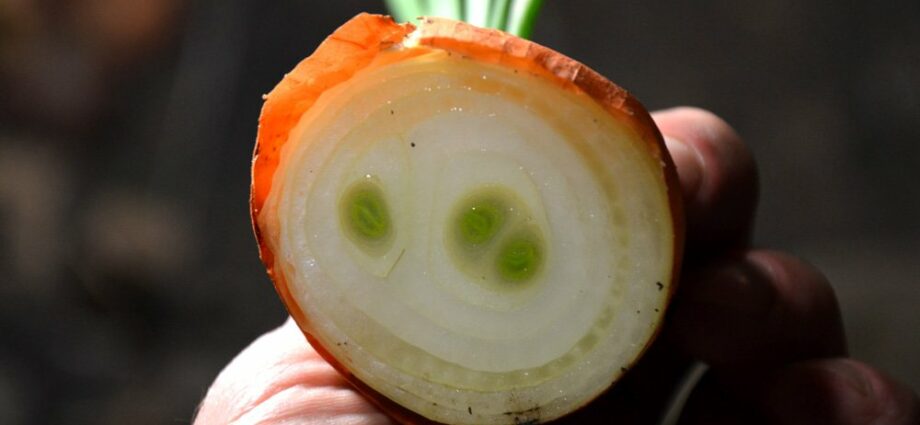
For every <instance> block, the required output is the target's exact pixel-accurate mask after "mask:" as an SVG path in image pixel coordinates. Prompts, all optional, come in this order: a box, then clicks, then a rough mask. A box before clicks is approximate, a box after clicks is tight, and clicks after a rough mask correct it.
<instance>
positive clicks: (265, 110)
mask: <svg viewBox="0 0 920 425" xmlns="http://www.w3.org/2000/svg"><path fill="white" fill-rule="evenodd" d="M404 42H405V43H406V44H405V45H403V46H401V47H402V48H400V49H398V50H393V49H391V48H392V47H394V46H396V45H399V44H401V43H404ZM433 51H445V52H451V53H457V54H460V55H462V56H464V57H467V58H469V59H472V60H475V61H479V62H483V63H488V64H494V65H500V66H503V67H506V68H509V69H514V70H517V71H520V72H525V73H529V74H531V75H536V76H538V77H542V78H543V79H545V80H546V81H549V82H552V83H554V84H556V85H557V86H558V87H560V88H563V89H565V90H568V91H571V92H574V93H579V94H583V95H585V96H588V97H590V98H591V99H592V100H593V101H594V102H595V103H597V104H598V105H600V106H601V107H603V108H604V110H606V111H607V112H608V113H609V114H610V115H611V116H613V117H614V119H616V120H617V121H619V122H621V123H623V124H625V125H626V126H628V127H629V128H630V129H632V130H633V131H634V132H636V134H638V135H639V136H640V137H641V138H642V140H643V141H644V142H645V144H646V147H647V148H648V153H649V154H650V155H652V156H653V157H654V158H656V159H657V160H658V161H660V163H661V164H662V167H661V170H662V173H663V174H664V180H665V182H666V184H667V187H668V202H669V204H670V207H671V218H672V220H673V223H672V225H673V229H674V247H673V249H674V259H675V260H674V261H675V264H674V265H673V268H672V270H673V272H672V277H671V282H670V284H668V285H667V290H668V294H667V300H668V301H670V298H671V297H672V296H673V294H674V291H675V288H676V283H677V277H678V275H679V272H680V260H681V258H682V254H683V242H684V214H683V207H682V200H681V192H680V183H679V181H678V179H677V173H676V171H675V166H674V163H673V161H672V160H671V157H670V156H669V155H668V154H667V149H666V148H665V144H664V140H663V139H662V136H661V133H660V132H659V130H658V128H657V127H656V126H655V123H654V121H653V120H652V118H651V116H650V115H649V114H648V112H647V111H646V110H645V108H644V107H643V106H642V105H641V104H640V103H639V101H638V100H636V99H635V98H634V97H632V96H631V95H630V94H629V93H628V92H627V91H626V90H624V89H622V88H620V87H619V86H617V85H616V84H614V83H612V82H610V81H609V80H607V79H606V78H604V76H602V75H600V74H599V73H597V72H595V71H594V70H592V69H590V68H588V67H587V66H585V65H583V64H581V63H579V62H578V61H575V60H574V59H571V58H569V57H567V56H565V55H563V54H561V53H558V52H556V51H554V50H552V49H549V48H547V47H544V46H541V45H539V44H536V43H533V42H531V41H528V40H524V39H522V38H518V37H515V36H513V35H511V34H507V33H504V32H501V31H498V30H493V29H485V28H479V27H475V26H472V25H469V24H466V23H463V22H458V21H453V20H449V19H443V18H419V25H418V26H416V25H413V24H411V23H405V24H397V23H396V22H394V21H393V20H392V18H390V17H389V16H382V15H373V14H367V13H361V14H359V15H357V16H355V17H354V18H352V19H351V20H349V21H348V22H346V23H345V24H343V25H342V26H341V27H339V28H338V29H336V30H335V32H333V33H332V34H331V35H330V36H329V37H327V38H326V40H324V41H323V42H322V43H321V44H320V45H319V47H318V48H317V49H316V51H315V52H314V53H313V54H312V55H310V56H309V57H307V58H306V59H304V60H303V61H301V62H300V63H299V64H298V65H297V66H296V67H295V68H294V69H293V70H292V71H291V72H289V73H288V74H286V75H285V76H284V78H283V79H282V80H281V82H280V83H278V85H277V86H275V88H274V89H273V90H272V91H271V92H270V93H269V94H268V95H266V96H264V100H265V103H264V105H263V107H262V113H261V115H260V117H259V131H258V136H257V139H256V145H255V150H254V152H253V160H252V186H251V192H250V214H251V218H252V223H253V231H254V233H255V237H256V241H257V242H258V246H259V256H260V258H261V260H262V263H263V264H264V265H265V268H266V270H267V272H268V275H269V276H270V277H271V279H272V282H273V283H274V286H275V289H276V291H277V292H278V294H279V296H280V297H281V298H282V301H283V302H284V305H285V306H286V307H287V309H288V312H289V313H290V314H291V316H292V317H293V318H294V320H295V321H296V322H297V324H298V326H299V327H300V328H301V330H302V331H303V332H304V334H305V335H306V337H307V340H308V341H309V342H310V344H311V345H312V346H313V347H314V348H315V349H316V351H317V352H318V353H319V354H320V355H321V356H322V357H323V358H324V359H325V360H326V361H328V362H329V363H330V364H331V365H332V366H333V367H335V369H336V370H338V371H339V372H340V373H341V374H342V375H343V376H344V377H345V378H346V379H347V380H348V381H349V382H350V383H351V384H352V385H354V386H355V387H356V388H357V389H358V390H359V391H361V392H362V393H363V394H365V395H366V396H367V397H368V398H369V399H370V400H371V401H373V402H374V403H375V404H377V406H379V407H380V408H381V409H382V410H383V411H385V412H386V413H387V414H389V415H390V416H391V417H393V418H394V419H396V420H398V421H400V422H403V423H418V424H431V423H435V422H432V421H431V420H429V419H426V418H424V417H422V416H420V415H419V414H417V413H415V412H412V411H410V410H408V409H406V408H404V407H402V406H401V405H399V404H397V403H395V402H393V401H391V400H389V399H388V398H386V397H385V396H383V395H382V394H380V393H378V392H377V391H375V390H373V389H372V388H370V387H369V386H368V385H367V384H365V383H363V382H361V381H360V380H359V379H357V378H356V377H355V376H354V375H353V374H352V373H351V372H350V371H349V370H347V369H346V368H345V367H343V366H342V365H341V364H340V363H339V362H338V361H337V360H336V359H335V358H334V357H332V355H330V354H329V353H328V352H327V351H326V350H325V349H324V348H323V346H322V344H320V343H319V342H318V341H317V340H316V338H314V337H313V336H312V335H311V334H310V329H312V326H311V325H310V320H309V318H308V317H306V316H305V315H304V314H303V311H302V309H301V308H300V307H299V306H298V304H297V301H296V300H295V299H294V297H293V296H292V295H291V292H290V290H289V288H288V285H287V283H286V282H285V278H284V275H283V272H282V271H281V270H280V268H278V267H276V266H277V265H276V262H275V254H274V252H272V250H271V247H270V246H269V244H268V243H266V241H265V239H264V238H265V236H264V235H263V229H262V228H261V227H260V224H259V214H260V212H261V211H262V208H263V206H264V205H265V201H266V199H267V198H268V195H269V192H270V191H271V188H272V182H273V180H274V175H275V172H276V171H277V169H278V166H279V163H280V156H281V154H282V147H283V146H284V144H285V143H286V142H287V141H288V137H289V133H290V131H291V129H293V128H294V126H295V125H297V123H298V121H299V120H300V118H301V116H302V115H303V114H305V113H306V112H307V111H308V110H309V109H310V107H311V106H312V105H313V104H314V103H315V102H316V100H317V99H318V98H319V97H320V95H322V94H323V93H324V92H325V91H326V90H329V89H330V88H332V87H334V86H336V85H338V84H341V83H344V82H346V81H348V80H349V79H350V78H351V77H352V76H353V75H354V74H355V73H356V72H358V71H359V70H362V69H365V68H367V67H368V66H370V65H371V63H372V62H373V63H374V66H385V65H387V64H390V63H394V62H398V61H402V60H406V59H410V58H413V57H416V56H419V55H423V54H426V53H430V52H433ZM384 52H386V55H385V58H386V59H387V60H385V61H380V60H379V57H378V55H380V54H381V53H384ZM661 314H664V311H662V313H661ZM662 322H663V321H659V326H658V329H656V330H655V334H654V335H653V336H652V338H650V339H649V341H648V343H647V344H646V346H645V348H644V349H643V351H644V350H645V349H647V348H648V347H649V346H650V345H651V343H652V342H653V341H654V340H655V337H656V336H657V333H658V332H659V331H660V329H661V323H662ZM639 358H641V354H640V355H639V356H638V357H637V358H636V359H634V361H633V363H635V361H637V360H638V359H639ZM615 383H616V382H614V384H615ZM582 407H583V406H582Z"/></svg>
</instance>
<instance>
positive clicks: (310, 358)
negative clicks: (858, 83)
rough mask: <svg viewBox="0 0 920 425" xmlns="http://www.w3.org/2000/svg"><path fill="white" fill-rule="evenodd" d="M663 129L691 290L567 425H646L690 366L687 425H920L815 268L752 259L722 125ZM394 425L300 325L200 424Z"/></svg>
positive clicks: (748, 218) (744, 172) (221, 392)
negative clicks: (861, 358) (702, 370)
mask: <svg viewBox="0 0 920 425" xmlns="http://www.w3.org/2000/svg"><path fill="white" fill-rule="evenodd" d="M653 117H654V119H655V121H656V123H657V124H658V126H659V128H660V129H661V131H662V133H663V134H664V136H665V140H666V142H667V146H668V149H669V150H670V152H671V155H672V157H673V158H674V161H675V163H676V164H677V171H678V174H679V176H680V180H681V188H682V190H683V196H684V200H685V203H686V213H687V247H686V252H687V253H688V257H687V258H686V260H685V267H684V273H683V275H682V276H681V286H680V289H679V290H678V293H677V294H676V297H675V299H674V305H673V308H672V309H671V310H670V312H669V314H668V318H667V322H666V325H665V328H664V330H663V332H662V335H661V337H660V338H659V339H658V341H657V342H656V343H655V344H654V346H653V347H652V349H651V350H650V351H649V353H648V354H647V355H646V356H645V357H644V358H643V359H642V360H641V362H640V363H639V364H638V365H637V366H636V367H635V368H634V369H633V370H631V371H630V372H629V373H628V374H627V376H626V377H625V378H624V380H623V381H622V382H620V383H619V384H617V385H616V386H615V387H614V389H613V390H611V391H610V392H608V393H607V394H605V395H604V396H602V397H601V398H600V399H598V400H596V401H595V402H594V403H592V404H591V405H590V406H589V407H587V408H585V409H582V410H581V411H579V412H577V413H576V414H575V415H573V416H571V417H568V418H566V420H565V421H564V422H569V423H610V422H612V421H621V422H619V423H636V424H649V423H654V422H655V421H657V420H658V419H659V418H660V417H661V412H662V411H663V406H664V405H665V403H666V401H667V400H668V396H669V394H670V392H671V391H672V389H673V388H674V387H675V385H676V383H677V382H678V380H679V379H680V377H681V376H682V375H683V373H684V371H685V368H686V366H688V365H689V364H690V362H691V361H693V360H697V361H703V362H706V363H707V364H709V365H710V369H709V371H708V373H707V374H706V375H705V376H704V378H703V379H702V381H701V382H700V383H699V384H698V385H697V386H696V388H695V389H694V391H693V393H692V394H691V396H690V398H689V400H688V402H687V405H686V409H685V410H684V414H683V415H682V417H681V420H680V424H681V425H686V424H710V425H721V424H828V425H857V424H872V425H916V424H920V402H918V399H917V395H916V394H915V393H914V392H912V391H911V390H910V389H909V388H908V387H907V386H905V385H904V384H902V383H899V382H897V381H896V380H894V379H892V378H891V377H888V376H887V375H885V374H884V373H882V372H880V371H878V370H876V369H874V368H872V367H871V366H868V365H866V364H863V363H860V362H858V361H856V360H852V359H849V358H847V349H846V340H845V337H844V333H843V326H842V323H841V318H840V311H839V308H838V305H837V300H836V298H835V295H834V292H833V289H832V288H831V286H830V285H829V283H828V282H827V280H826V279H825V278H824V277H823V276H822V274H821V273H820V272H819V271H818V270H816V269H815V268H814V267H812V266H811V265H809V264H807V263H806V262H803V261H802V260H799V259H796V258H794V257H791V256H789V255H787V254H784V253H781V252H776V251H768V250H761V249H753V248H751V247H750V244H749V243H750V235H751V233H752V232H751V230H752V224H753V219H754V210H755V206H756V202H757V172H756V167H755V164H754V161H753V158H752V157H751V154H750V152H749V151H748V150H747V148H746V147H745V146H744V144H743V142H742V141H741V139H740V138H739V136H738V135H737V134H736V133H735V132H734V130H732V128H731V127H729V126H728V124H726V123H725V122H724V121H722V120H721V119H719V118H718V117H716V116H714V115H712V114H711V113H708V112H705V111H701V110H698V109H692V108H679V109H672V110H667V111H661V112H657V113H655V114H653ZM227 423H235V424H257V423H258V424H281V423H285V424H287V423H296V424H310V423H315V424H320V423H322V424H387V423H391V421H390V420H389V419H388V418H387V416H386V415H384V414H382V413H381V412H380V411H379V410H377V409H376V408H375V407H374V405H372V404H371V403H370V402H368V401H367V400H366V399H364V398H363V397H362V396H361V395H359V394H358V393H356V392H355V391H354V390H353V389H352V388H351V387H350V386H349V385H348V383H347V382H346V381H345V380H344V379H343V378H342V377H340V376H339V375H338V373H336V372H335V370H334V369H332V367H331V366H329V365H328V364H327V363H326V362H325V361H324V360H323V359H322V358H320V356H319V355H318V354H317V353H316V352H315V351H314V350H313V349H312V348H311V347H310V345H309V344H307V342H306V340H305V338H304V337H303V335H302V334H301V332H300V331H299V329H298V328H297V326H296V325H295V324H294V322H293V321H292V320H290V319H288V320H287V322H286V323H285V324H284V325H283V326H281V327H280V328H278V329H275V330H273V331H271V332H269V333H267V334H265V335H263V336H262V337H260V338H259V339H257V340H256V341H255V342H253V343H252V345H250V346H249V347H247V348H246V349H245V350H243V352H241V353H240V354H239V355H238V356H237V357H236V358H235V359H234V360H233V361H232V362H231V363H230V364H229V365H228V366H227V367H226V368H225V369H224V370H223V372H221V374H220V375H219V376H218V377H217V380H216V381H215V382H214V384H213V385H212V386H211V388H210V390H209V391H208V394H207V396H206V397H205V400H204V401H203V402H202V405H201V407H200V410H199V412H198V416H197V419H196V421H195V424H198V425H207V424H227Z"/></svg>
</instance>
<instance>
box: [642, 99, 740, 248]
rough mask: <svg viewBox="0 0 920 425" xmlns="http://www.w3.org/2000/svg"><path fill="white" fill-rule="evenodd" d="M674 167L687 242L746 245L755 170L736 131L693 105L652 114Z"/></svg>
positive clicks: (697, 245) (700, 245) (699, 245)
mask: <svg viewBox="0 0 920 425" xmlns="http://www.w3.org/2000/svg"><path fill="white" fill-rule="evenodd" d="M652 117H653V118H654V120H655V123H656V124H657V125H658V128H659V129H660V130H661V132H662V134H663V135H664V138H665V142H666V144H667V146H668V150H669V151H670V153H671V156H672V158H673V159H674V162H675V164H676V166H677V173H678V175H679V177H680V181H681V188H682V190H683V194H684V201H685V203H686V215H687V241H688V245H690V246H694V247H695V248H696V250H695V251H694V252H690V254H691V255H699V254H700V250H703V249H720V250H722V249H726V248H734V247H738V246H746V245H747V244H748V242H749V240H750V235H751V228H752V225H753V219H754V208H755V206H756V204H757V193H758V187H757V169H756V167H755V164H754V159H753V157H752V156H751V153H750V151H749V150H748V149H747V147H746V146H745V145H744V143H743V142H742V141H741V138H740V137H739V136H738V134H737V133H736V132H735V131H734V130H733V129H732V128H731V126H729V125H728V124H727V123H726V122H725V121H723V120H722V119H721V118H719V117H717V116H715V115H713V114H712V113H710V112H707V111H704V110H701V109H696V108H686V107H684V108H675V109H668V110H665V111H659V112H655V113H653V114H652Z"/></svg>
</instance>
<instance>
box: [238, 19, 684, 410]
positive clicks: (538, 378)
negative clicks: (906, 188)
mask: <svg viewBox="0 0 920 425" xmlns="http://www.w3.org/2000/svg"><path fill="white" fill-rule="evenodd" d="M676 182H677V180H676V176H675V173H674V167H673V164H672V163H671V160H670V158H669V157H668V156H667V154H666V151H665V150H664V147H663V143H662V140H661V136H660V134H659V132H658V130H657V129H656V128H655V126H654V124H653V123H652V121H651V119H650V117H649V116H648V114H647V112H646V111H645V110H644V109H643V108H642V106H641V105H640V104H639V103H638V102H637V101H636V100H635V99H633V98H632V97H631V96H629V95H628V94H627V93H626V92H625V91H623V90H622V89H620V88H619V87H617V86H615V85H614V84H612V83H610V82H609V81H607V80H606V79H604V78H603V77H602V76H600V75H599V74H597V73H595V72H594V71H592V70H590V69H588V68H587V67H585V66H584V65H581V64H579V63H578V62H575V61H574V60H572V59H569V58H567V57H565V56H563V55H561V54H559V53H556V52H554V51H552V50H549V49H547V48H545V47H542V46H539V45H537V44H534V43H531V42H529V41H526V40H522V39H519V38H516V37H514V36H511V35H508V34H505V33H501V32H498V31H494V30H486V29H481V28H476V27H473V26H470V25H467V24H463V23H459V22H455V21H449V20H444V19H433V18H425V19H422V20H421V21H420V23H419V25H418V26H417V27H416V26H413V25H410V24H403V25H399V24H396V23H394V22H393V21H392V20H391V19H389V18H388V17H383V16H375V15H367V14H362V15H358V16H356V17H355V18H353V19H352V20H350V21H349V22H347V23H346V24H345V25H344V26H342V27H341V28H339V29H338V30H336V32H335V33H334V34H332V35H331V36H330V37H329V38H328V39H327V40H326V41H325V42H324V43H323V44H322V45H321V46H320V47H319V48H318V49H317V51H316V52H315V53H314V54H313V55H312V56H310V57H309V58H307V59H305V60H304V61H303V62H301V63H300V64H299V65H298V66H297V67H296V68H295V69H294V70H293V71H292V72H291V73H290V74H288V75H286V76H285V78H284V79H283V80H282V81H281V83H280V84H279V85H278V86H277V87H276V88H275V89H274V90H273V91H272V92H271V94H269V95H268V96H267V97H266V100H265V106H264V108H263V111H262V116H261V119H260V128H259V136H258V142H257V146H256V153H255V157H254V162H253V186H252V215H253V222H254V224H255V230H256V234H257V238H258V241H259V245H260V248H261V255H262V260H263V262H264V263H265V265H266V267H267V268H268V271H269V274H270V275H271V277H272V279H273V280H274V282H275V286H276V288H277V290H278V292H279V294H280V295H281V297H282V298H283V300H284V303H285V305H286V306H287V308H288V310H289V311H290V313H291V315H292V316H293V317H294V318H295V320H296V321H297V323H298V324H299V325H300V327H301V329H302V330H303V331H304V333H305V334H306V335H307V337H308V339H309V341H310V343H311V344H312V345H313V346H314V347H315V348H316V349H317V351H319V352H320V353H321V354H322V355H323V356H324V357H325V358H326V359H327V360H329V361H330V363H332V364H333V365H334V366H335V367H336V368H337V369H338V370H339V371H341V372H342V373H343V374H345V375H346V376H347V377H348V378H349V380H350V381H351V382H353V383H354V384H355V385H356V386H357V387H358V388H359V389H360V390H362V391H363V392H365V393H366V394H368V395H369V396H370V397H371V398H372V399H373V400H374V401H376V402H377V403H378V404H380V405H381V407H382V408H383V409H384V410H386V411H387V412H389V413H390V414H391V415H393V416H394V417H396V418H399V419H401V420H403V421H408V422H412V421H420V420H421V421H426V420H427V421H434V422H442V423H470V424H472V423H488V424H501V423H521V422H543V421H548V420H552V419H555V418H558V417H561V416H563V415H565V414H567V413H570V412H572V411H574V410H576V409H578V408H580V407H581V406H584V405H585V404H587V403H588V402H589V401H590V400H592V399H594V398H595V397H597V396H598V395H599V394H601V393H602V392H603V391H605V390H606V389H607V388H609V387H610V386H611V385H612V384H613V383H614V382H615V381H616V380H617V379H618V377H620V376H621V374H622V373H623V371H624V370H626V369H627V368H629V367H630V366H631V365H632V364H633V363H634V362H635V361H636V360H637V358H638V357H639V356H640V355H641V354H642V352H643V351H644V350H645V348H646V347H648V345H649V344H650V342H651V340H652V339H653V338H654V336H655V334H656V332H657V329H658V327H659V325H660V324H661V320H662V316H663V314H664V311H665V307H666V305H667V303H668V301H669V298H670V296H671V294H672V292H673V288H674V283H675V282H674V276H675V275H676V273H677V272H678V265H679V259H680V254H681V252H680V251H681V244H682V237H683V236H682V231H683V229H682V227H683V226H682V219H681V211H680V205H679V199H678V198H679V193H678V191H677V188H678V186H677V183H676Z"/></svg>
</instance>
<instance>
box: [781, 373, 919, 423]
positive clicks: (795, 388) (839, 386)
mask: <svg viewBox="0 0 920 425" xmlns="http://www.w3.org/2000/svg"><path fill="white" fill-rule="evenodd" d="M763 402H764V409H765V410H766V412H767V413H768V414H769V415H770V416H772V417H773V418H774V419H775V421H776V422H778V423H788V424H814V423H827V424H834V425H862V424H874V425H914V424H917V423H918V420H920V407H918V402H917V395H916V394H915V393H913V391H911V390H910V389H909V388H907V387H906V386H904V385H903V384H901V383H899V382H897V381H895V380H893V379H891V378H890V377H888V376H887V375H885V374H884V373H882V372H880V371H878V370H876V369H874V368H872V367H870V366H868V365H866V364H864V363H861V362H858V361H855V360H852V359H846V358H836V359H822V360H814V361H808V362H802V363H797V364H794V365H792V366H788V367H786V368H784V369H782V370H780V371H779V372H778V373H777V374H776V375H775V376H774V378H773V379H771V380H770V381H769V382H768V383H767V388H766V391H765V395H764V397H763Z"/></svg>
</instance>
